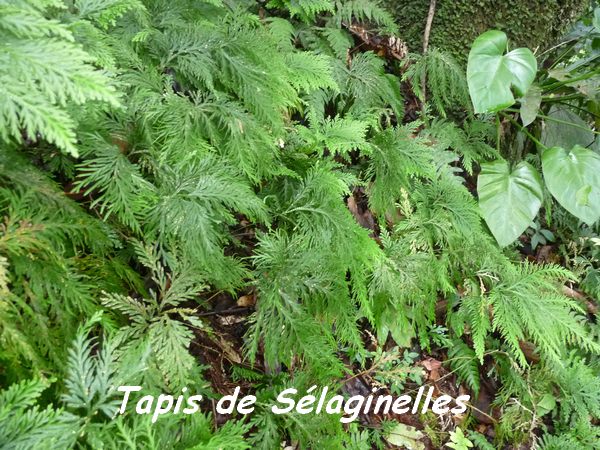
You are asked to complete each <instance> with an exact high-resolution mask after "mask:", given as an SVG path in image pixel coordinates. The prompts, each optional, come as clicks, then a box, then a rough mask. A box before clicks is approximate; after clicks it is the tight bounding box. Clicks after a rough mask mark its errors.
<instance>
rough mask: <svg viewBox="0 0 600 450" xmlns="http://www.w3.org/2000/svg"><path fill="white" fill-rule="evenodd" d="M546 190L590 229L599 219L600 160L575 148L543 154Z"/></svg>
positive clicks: (589, 151)
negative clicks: (589, 226)
mask: <svg viewBox="0 0 600 450" xmlns="http://www.w3.org/2000/svg"><path fill="white" fill-rule="evenodd" d="M542 171H543V173H544V180H545V181H546V186H548V190H549V191H550V193H551V194H552V195H553V196H554V198H555V199H556V200H558V203H560V204H561V205H562V206H563V208H565V209H566V210H567V211H569V212H570V213H571V214H573V215H574V216H575V217H577V218H579V219H581V220H582V221H584V222H585V223H587V224H588V225H592V224H593V223H594V222H596V221H597V220H598V219H599V218H600V156H599V155H598V154H597V153H595V152H593V151H592V150H590V149H587V148H584V147H581V146H580V145H576V146H575V147H573V148H572V149H571V151H567V150H565V149H564V148H562V147H552V148H549V149H546V150H544V152H543V153H542Z"/></svg>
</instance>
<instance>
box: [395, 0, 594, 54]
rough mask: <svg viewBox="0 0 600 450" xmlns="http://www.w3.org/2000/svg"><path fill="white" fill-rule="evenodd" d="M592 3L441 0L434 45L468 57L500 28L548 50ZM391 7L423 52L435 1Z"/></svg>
mask: <svg viewBox="0 0 600 450" xmlns="http://www.w3.org/2000/svg"><path fill="white" fill-rule="evenodd" d="M589 5H590V1H589V0H529V1H527V2H523V1H505V2H499V1H496V0H454V1H439V0H438V2H437V8H436V12H435V16H434V19H433V24H432V29H431V36H430V40H429V45H430V46H432V47H437V48H440V49H443V50H447V51H450V52H451V53H452V54H453V55H454V56H455V57H457V58H458V59H459V60H461V61H465V60H466V58H467V55H468V53H469V48H470V45H471V43H472V42H473V40H474V39H475V38H476V37H477V36H478V35H479V34H481V33H483V32H484V31H486V30H488V29H490V28H496V29H499V30H502V31H504V32H505V33H506V34H507V35H508V37H509V39H510V41H511V45H516V46H527V47H529V48H531V49H536V48H538V47H539V48H540V49H543V48H546V47H549V46H551V45H552V44H553V43H554V42H555V41H556V39H557V38H558V37H559V36H560V35H561V34H562V33H563V32H564V30H565V29H566V28H568V26H569V25H570V24H572V23H573V22H574V21H575V20H577V18H578V17H579V16H580V15H581V13H582V12H583V11H584V10H585V9H586V8H587V7H588V6H589ZM387 6H388V8H389V9H390V10H391V11H392V12H393V13H394V14H395V15H396V17H397V20H398V23H399V25H400V37H402V38H403V39H404V40H405V41H406V42H407V44H408V48H409V50H410V51H415V52H418V51H421V49H422V47H423V32H424V30H425V23H426V20H427V12H428V10H429V0H388V2H387Z"/></svg>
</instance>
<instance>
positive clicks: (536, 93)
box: [521, 85, 542, 127]
mask: <svg viewBox="0 0 600 450" xmlns="http://www.w3.org/2000/svg"><path fill="white" fill-rule="evenodd" d="M541 104H542V90H541V89H540V88H539V87H538V86H534V85H532V86H531V87H530V88H529V89H528V90H527V93H526V94H525V96H523V98H522V99H521V121H522V122H523V126H524V127H526V126H527V125H529V124H530V123H532V122H533V121H534V120H535V118H536V117H537V114H538V111H539V109H540V105H541Z"/></svg>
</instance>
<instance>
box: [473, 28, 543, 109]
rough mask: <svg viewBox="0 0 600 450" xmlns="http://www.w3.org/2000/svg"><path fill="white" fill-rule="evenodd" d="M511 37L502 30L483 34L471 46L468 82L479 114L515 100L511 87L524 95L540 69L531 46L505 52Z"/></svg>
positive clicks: (501, 107) (474, 105)
mask: <svg viewBox="0 0 600 450" xmlns="http://www.w3.org/2000/svg"><path fill="white" fill-rule="evenodd" d="M507 43H508V39H507V38H506V34H504V33H503V32H502V31H498V30H490V31H486V32H485V33H483V34H482V35H481V36H479V37H478V38H477V39H475V42H473V46H472V47H471V51H470V52H469V61H468V64H467V83H468V85H469V93H470V94H471V101H472V102H473V107H474V108H475V112H476V113H484V112H493V111H499V110H501V109H504V108H506V107H508V106H510V105H512V104H513V103H514V102H515V98H514V96H513V93H512V92H511V86H512V87H513V88H514V89H515V92H516V93H517V94H518V95H523V94H525V92H527V89H529V86H531V83H532V82H533V79H534V78H535V74H536V72H537V61H536V60H535V56H533V53H532V52H531V50H529V49H528V48H517V49H515V50H512V51H511V52H508V53H507V54H504V51H505V50H506V46H507Z"/></svg>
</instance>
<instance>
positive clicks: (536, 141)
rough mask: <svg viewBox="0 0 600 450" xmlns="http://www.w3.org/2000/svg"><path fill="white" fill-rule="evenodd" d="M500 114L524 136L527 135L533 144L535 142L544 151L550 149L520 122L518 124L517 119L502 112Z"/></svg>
mask: <svg viewBox="0 0 600 450" xmlns="http://www.w3.org/2000/svg"><path fill="white" fill-rule="evenodd" d="M500 114H501V115H502V117H506V118H507V119H508V120H509V121H510V122H511V123H512V124H513V125H514V126H516V127H517V128H519V129H520V130H521V131H522V132H523V134H525V135H526V136H527V137H528V138H529V139H531V140H532V141H533V142H535V143H536V144H537V145H539V146H540V147H541V148H542V149H544V150H545V149H547V148H548V147H546V146H545V145H544V144H542V143H541V142H540V141H539V140H538V139H537V138H536V137H535V136H534V135H532V134H531V133H530V132H529V131H527V128H525V127H524V126H522V125H521V124H520V123H519V122H517V121H516V120H515V119H513V118H512V116H510V115H509V114H505V113H503V112H500Z"/></svg>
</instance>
